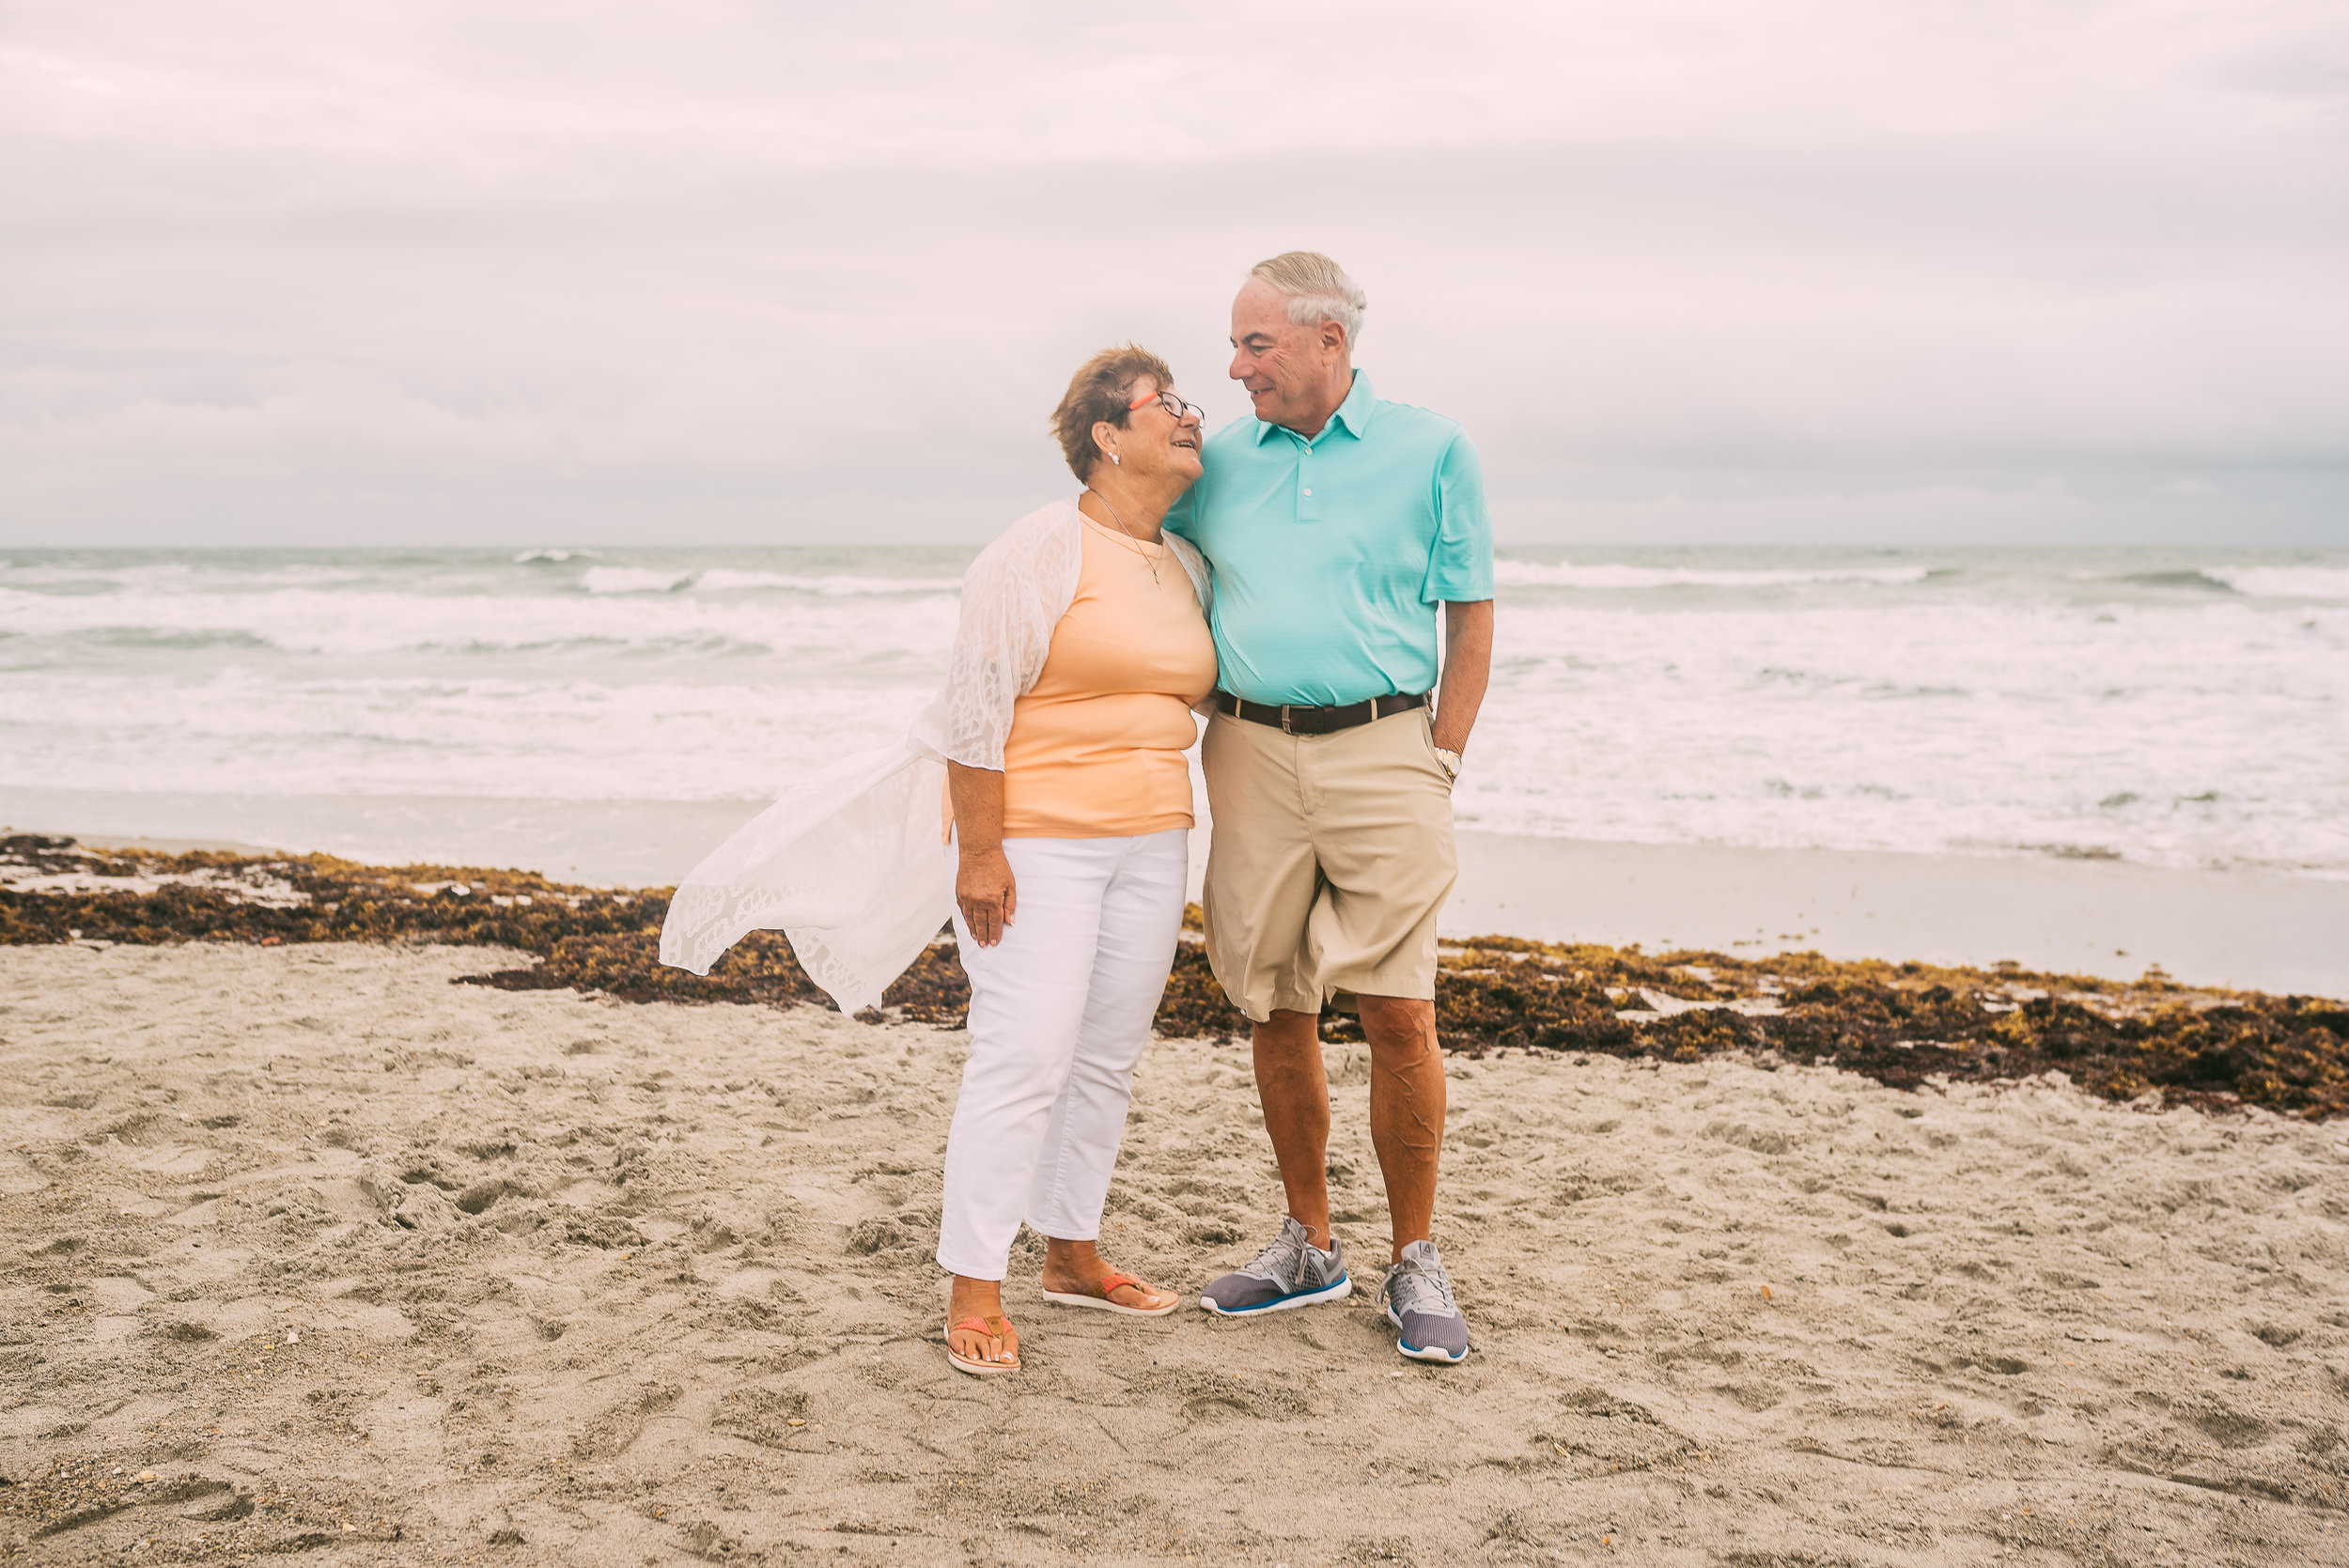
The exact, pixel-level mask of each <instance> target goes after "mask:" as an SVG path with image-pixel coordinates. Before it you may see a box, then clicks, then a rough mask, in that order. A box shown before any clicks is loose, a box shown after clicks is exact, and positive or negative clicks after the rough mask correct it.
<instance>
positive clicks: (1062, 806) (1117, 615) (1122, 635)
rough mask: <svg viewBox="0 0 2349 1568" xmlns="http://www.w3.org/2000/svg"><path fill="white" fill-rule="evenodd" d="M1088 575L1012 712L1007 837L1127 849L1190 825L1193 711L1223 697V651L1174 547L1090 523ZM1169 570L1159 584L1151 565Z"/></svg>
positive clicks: (1006, 766) (1006, 759) (1006, 770)
mask: <svg viewBox="0 0 2349 1568" xmlns="http://www.w3.org/2000/svg"><path fill="white" fill-rule="evenodd" d="M1083 527H1084V565H1083V567H1081V570H1080V572H1079V574H1078V578H1077V597H1076V598H1074V599H1073V600H1071V601H1070V603H1069V606H1068V613H1066V615H1063V616H1062V617H1061V620H1060V624H1059V625H1058V626H1056V627H1054V628H1053V629H1052V642H1051V645H1050V649H1049V650H1048V651H1047V653H1046V654H1045V658H1044V669H1043V672H1042V673H1041V674H1040V675H1037V676H1036V682H1035V685H1034V687H1033V688H1031V689H1030V690H1029V691H1028V692H1027V693H1026V695H1024V696H1022V697H1020V698H1019V700H1018V701H1016V702H1015V703H1013V705H1012V710H1011V738H1010V739H1009V740H1008V741H1006V742H1005V743H1004V746H1003V836H1004V837H1005V838H1116V837H1123V836H1125V835H1128V834H1135V833H1156V832H1162V831H1165V830H1166V829H1169V828H1188V827H1190V826H1191V800H1190V764H1189V763H1188V762H1186V761H1185V760H1184V758H1183V753H1184V752H1185V751H1186V750H1187V749H1189V747H1190V744H1191V742H1192V741H1193V740H1195V739H1197V738H1198V735H1199V729H1198V725H1197V724H1196V723H1194V722H1192V719H1191V712H1190V705H1191V704H1193V703H1195V702H1197V701H1199V700H1200V699H1201V698H1202V697H1205V696H1206V694H1207V693H1208V691H1212V690H1213V689H1214V686H1215V640H1214V638H1213V637H1211V636H1210V635H1209V634H1208V631H1207V621H1206V616H1205V615H1204V614H1202V613H1200V609H1199V595H1198V592H1197V590H1196V589H1194V588H1193V587H1192V586H1191V582H1190V573H1189V572H1187V571H1185V570H1184V569H1183V564H1182V563H1181V562H1180V561H1178V560H1176V559H1175V555H1174V552H1173V551H1170V550H1168V549H1167V547H1166V546H1165V545H1163V544H1146V543H1144V542H1143V541H1141V540H1139V539H1132V538H1128V537H1127V536H1125V535H1122V534H1119V533H1116V532H1113V531H1112V530H1111V529H1109V528H1107V527H1105V526H1104V525H1102V524H1100V523H1098V522H1096V521H1094V520H1092V519H1091V518H1086V519H1084V520H1083ZM1153 562H1155V563H1156V564H1157V566H1158V568H1159V570H1158V581H1157V582H1152V581H1151V577H1150V566H1151V564H1152V563H1153Z"/></svg>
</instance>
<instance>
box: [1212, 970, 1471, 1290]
mask: <svg viewBox="0 0 2349 1568" xmlns="http://www.w3.org/2000/svg"><path fill="white" fill-rule="evenodd" d="M1359 1005H1360V1006H1361V1010H1362V1012H1361V1017H1362V1033H1363V1035H1364V1036H1365V1037H1366V1038H1367V1039H1368V1040H1369V1041H1370V1143H1371V1147H1372V1148H1374V1149H1376V1150H1377V1153H1378V1170H1379V1172H1380V1173H1381V1174H1382V1175H1384V1176H1385V1177H1386V1180H1387V1215H1388V1218H1389V1219H1391V1220H1392V1222H1393V1225H1394V1255H1393V1256H1392V1257H1391V1258H1390V1259H1388V1260H1387V1261H1388V1262H1390V1263H1401V1262H1402V1261H1403V1249H1404V1248H1406V1247H1408V1246H1409V1245H1410V1244H1411V1243H1412V1242H1414V1241H1427V1240H1430V1239H1432V1236H1431V1234H1430V1233H1431V1231H1432V1229H1433V1227H1434V1224H1435V1219H1436V1163H1437V1159H1438V1157H1439V1156H1440V1155H1441V1153H1442V1150H1443V1112H1444V1082H1443V1052H1442V1051H1441V1050H1440V1049H1439V1048H1438V1047H1437V1044H1436V1004H1435V1003H1434V1002H1432V1001H1421V1000H1419V999H1417V998H1413V997H1362V998H1360V999H1359ZM1275 1017H1278V1015H1275ZM1263 1056H1264V1052H1263V1048H1262V1047H1259V1048H1257V1061H1258V1063H1260V1064H1259V1065H1258V1067H1257V1069H1256V1073H1257V1082H1258V1085H1259V1086H1260V1087H1261V1085H1262V1083H1263V1081H1264V1068H1263V1066H1262V1065H1261V1063H1262V1061H1263ZM1319 1068H1320V1055H1319V1053H1318V1052H1315V1078H1319V1076H1320V1072H1319ZM1325 1095H1326V1092H1325ZM1324 1104H1325V1107H1326V1105H1327V1100H1326V1097H1325V1101H1324ZM1271 1125H1272V1112H1271V1110H1269V1109H1267V1110H1266V1111H1265V1126H1267V1128H1269V1127H1270V1126H1271ZM1321 1125H1322V1145H1323V1146H1324V1147H1326V1146H1327V1145H1328V1143H1329V1126H1330V1119H1329V1113H1328V1110H1326V1109H1325V1110H1324V1111H1323V1113H1322V1123H1321ZM1276 1146H1277V1145H1276ZM1281 1171H1282V1174H1283V1175H1284V1176H1285V1175H1286V1174H1287V1173H1288V1166H1287V1165H1286V1164H1285V1163H1283V1165H1282V1167H1281ZM1316 1173H1318V1171H1316ZM1290 1201H1291V1202H1292V1203H1294V1202H1295V1199H1294V1198H1292V1199H1291V1200H1290ZM1322 1213H1323V1214H1324V1215H1325V1216H1326V1215H1327V1214H1328V1213H1329V1207H1328V1199H1327V1197H1326V1196H1325V1197H1324V1199H1323V1207H1322Z"/></svg>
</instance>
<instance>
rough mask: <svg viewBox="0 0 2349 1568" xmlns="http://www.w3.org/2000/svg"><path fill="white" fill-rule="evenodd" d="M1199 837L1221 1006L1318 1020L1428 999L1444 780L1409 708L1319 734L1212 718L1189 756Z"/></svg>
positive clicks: (1444, 848)
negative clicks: (1198, 784)
mask: <svg viewBox="0 0 2349 1568" xmlns="http://www.w3.org/2000/svg"><path fill="white" fill-rule="evenodd" d="M1200 767H1201V768H1202V770H1203V771H1205V772H1206V777H1207V805H1208V809H1209V810H1210V811H1211V812H1212V813H1213V814H1214V817H1215V838H1214V842H1213V845H1212V846H1211V847H1210V849H1209V850H1208V854H1207V885H1206V895H1205V899H1206V929H1207V962H1208V963H1209V965H1211V966H1212V967H1213V969H1214V970H1215V977H1216V979H1217V980H1218V981H1220V982H1221V983H1222V986H1223V989H1224V992H1225V994H1226V995H1228V996H1229V997H1230V998H1231V999H1232V1005H1234V1006H1235V1007H1237V1008H1238V1009H1239V1010H1240V1011H1241V1012H1243V1013H1245V1014H1247V1015H1248V1016H1249V1017H1250V1018H1252V1019H1253V1020H1254V1021H1256V1022H1258V1023H1262V1022H1264V1021H1265V1020H1266V1019H1267V1018H1268V1017H1271V1016H1272V1012H1273V1010H1274V1009H1275V1008H1280V1009H1283V1010H1284V1011H1288V1012H1294V1013H1318V1012H1320V1011H1321V1009H1322V1006H1323V1004H1324V1003H1325V1002H1328V1001H1335V1002H1336V1003H1337V1004H1338V1005H1339V1006H1341V1007H1346V1006H1348V1005H1349V1004H1350V1003H1351V1001H1352V1000H1353V998H1355V997H1357V996H1384V997H1420V998H1426V999H1432V998H1433V997H1434V996H1435V994H1436V914H1437V911H1439V909H1441V908H1443V901H1444V898H1445V895H1446V894H1448V893H1451V892H1452V884H1453V882H1454V880H1455V878H1456V877H1458V876H1459V858H1458V855H1457V852H1456V851H1455V848H1454V847H1453V842H1452V781H1451V778H1450V776H1449V775H1448V774H1447V773H1445V771H1444V767H1443V764H1442V763H1441V762H1439V761H1438V760H1437V758H1436V746H1435V740H1434V737H1433V735H1432V733H1431V730H1430V720H1429V717H1428V713H1427V710H1426V709H1425V708H1423V707H1421V708H1414V709H1412V710H1411V711H1409V712H1408V713H1396V714H1391V715H1389V716H1388V717H1387V718H1384V719H1380V720H1377V721H1376V722H1372V723H1368V724H1361V725H1357V726H1356V727H1354V728H1353V729H1350V730H1340V731H1338V732H1337V733H1336V734H1334V735H1283V733H1282V732H1281V731H1279V730H1277V729H1274V728H1273V727H1272V726H1271V725H1269V724H1258V723H1252V722H1249V721H1247V720H1244V719H1234V718H1232V717H1230V716H1229V715H1227V714H1221V713H1219V714H1217V715H1216V716H1215V717H1214V718H1213V719H1211V720H1209V721H1208V723H1207V736H1206V741H1205V742H1204V743H1203V745H1202V748H1201V752H1200Z"/></svg>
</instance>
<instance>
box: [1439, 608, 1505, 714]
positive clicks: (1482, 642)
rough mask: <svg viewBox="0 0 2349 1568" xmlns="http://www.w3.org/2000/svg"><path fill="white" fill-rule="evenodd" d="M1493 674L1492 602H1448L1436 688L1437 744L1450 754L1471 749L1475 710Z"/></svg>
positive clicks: (1482, 698)
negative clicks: (1470, 734)
mask: <svg viewBox="0 0 2349 1568" xmlns="http://www.w3.org/2000/svg"><path fill="white" fill-rule="evenodd" d="M1492 673H1493V601H1492V600H1490V599H1488V598H1487V599H1477V600H1474V601H1472V602H1470V603H1465V604H1461V603H1447V604H1446V605H1445V606H1444V607H1443V683H1442V684H1441V685H1440V686H1439V687H1438V688H1437V689H1436V744H1437V745H1438V746H1439V747H1440V748H1442V749H1443V750H1444V751H1447V752H1465V751H1467V750H1468V737H1469V731H1470V730H1471V729H1473V728H1475V727H1476V710H1477V709H1478V708H1480V707H1482V706H1485V685H1486V682H1487V681H1489V680H1490V679H1491V678H1492Z"/></svg>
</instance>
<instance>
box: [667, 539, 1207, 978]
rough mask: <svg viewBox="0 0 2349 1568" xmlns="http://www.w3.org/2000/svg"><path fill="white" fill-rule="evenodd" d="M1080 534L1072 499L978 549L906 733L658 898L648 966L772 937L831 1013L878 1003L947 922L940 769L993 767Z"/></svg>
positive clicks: (1038, 661)
mask: <svg viewBox="0 0 2349 1568" xmlns="http://www.w3.org/2000/svg"><path fill="white" fill-rule="evenodd" d="M1083 529H1084V524H1083V522H1082V520H1081V514H1080V513H1079V512H1078V510H1077V503H1076V502H1075V500H1073V499H1071V500H1067V501H1056V502H1054V503H1052V504H1051V505H1049V506H1046V507H1043V508H1042V509H1040V510H1038V511H1034V512H1031V513H1029V514H1028V515H1027V516H1026V517H1024V518H1021V519H1020V520H1019V521H1018V522H1015V523H1013V524H1012V525H1011V526H1010V527H1009V528H1007V529H1005V530H1004V531H1003V534H1002V535H1001V536H999V537H998V538H997V539H996V540H995V541H994V542H993V543H992V544H990V545H988V547H987V548H986V549H985V550H983V551H980V552H979V558H978V559H977V560H975V561H973V562H972V563H971V569H970V570H969V571H968V572H965V573H964V574H963V579H962V612H961V618H960V620H959V622H958V623H957V626H956V629H955V645H954V653H953V655H952V657H951V659H950V660H949V662H948V664H947V670H946V682H945V684H944V685H943V686H942V687H941V688H940V689H939V692H938V695H937V696H936V697H934V698H932V699H931V700H930V704H929V706H927V707H926V708H924V709H923V710H922V713H921V716H920V717H919V718H917V719H915V720H914V722H913V728H912V730H911V731H910V733H909V734H908V735H907V737H905V739H903V740H901V741H898V742H897V743H896V744H894V745H890V746H883V747H880V748H879V749H877V750H874V751H869V752H859V753H855V754H854V755H851V756H846V757H843V758H841V759H840V760H839V761H838V762H836V763H833V764H832V766H831V767H829V768H825V769H824V770H823V771H822V772H820V773H817V775H816V776H815V777H814V778H811V779H809V780H808V781H807V782H806V783H804V784H801V785H799V786H798V787H797V788H795V789H792V790H789V791H787V792H786V793H785V794H784V795H783V797H782V798H781V799H779V800H776V801H775V803H774V804H773V805H771V806H770V807H768V808H767V809H766V810H765V811H764V812H761V813H760V814H759V815H757V816H755V817H754V818H752V819H751V821H750V822H748V823H746V824H745V825H744V826H743V828H742V829H741V831H739V832H737V833H736V834H735V835H734V836H733V837H732V838H730V839H728V840H726V841H725V843H723V844H722V845H720V846H718V847H717V848H716V849H714V850H712V851H711V852H710V854H709V857H708V859H707V860H705V861H703V862H702V863H701V864H699V865H697V866H695V867H694V868H693V869H692V872H691V873H690V874H689V875H688V876H687V877H686V878H685V880H684V882H683V883H682V884H680V885H679V886H678V888H677V895H676V896H675V897H674V898H672V899H670V901H669V917H668V920H667V921H666V922H665V923H664V924H662V925H661V962H662V963H664V964H670V965H674V966H675V967H677V968H678V969H682V970H692V972H693V973H695V974H708V972H709V966H710V965H712V964H714V963H716V962H717V961H718V958H719V956H720V955H722V954H723V953H724V952H725V950H726V949H727V948H729V947H732V946H733V945H734V944H735V943H736V942H738V941H739V940H741V939H742V937H743V936H744V935H745V934H746V933H748V932H751V931H758V930H775V929H780V930H781V931H782V932H783V934H784V936H785V937H786V939H789V941H790V943H791V951H792V952H793V953H794V954H796V955H798V956H799V960H800V967H801V969H803V970H806V971H807V974H808V978H809V979H811V980H813V981H815V982H816V984H817V985H818V986H822V987H823V988H824V989H825V991H827V992H828V993H830V994H831V996H832V1001H836V1002H838V1003H839V1004H840V1010H841V1011H842V1012H844V1013H853V1012H855V1011H857V1010H858V1009H859V1008H863V1007H870V1006H873V1005H875V1004H876V1003H878V1002H879V1001H880V996H881V992H882V991H884V990H886V989H887V988H888V986H889V983H890V982H891V981H893V980H894V979H896V978H897V976H899V975H900V974H903V973H904V972H905V970H906V966H907V965H909V964H910V963H912V962H913V960H914V959H915V958H916V957H917V956H919V955H920V954H921V952H922V949H923V948H924V947H926V946H927V945H928V943H929V941H930V939H932V938H934V937H935V936H937V935H938V931H939V927H940V926H941V925H942V924H945V922H946V920H947V918H948V917H949V916H950V915H951V914H953V912H954V878H953V877H952V876H951V875H950V873H949V871H948V868H947V862H946V856H945V853H944V850H943V847H942V846H941V844H940V842H939V821H940V799H941V790H942V789H943V788H944V780H945V771H946V769H945V765H946V764H947V763H948V762H959V763H962V764H963V765H965V766H966V767H971V768H994V769H997V770H1000V769H1001V768H1003V743H1004V742H1005V741H1006V740H1008V739H1009V738H1010V737H1011V713H1012V703H1013V700H1014V699H1016V698H1017V697H1019V695H1020V694H1021V693H1023V692H1025V691H1028V690H1029V689H1030V688H1031V687H1033V686H1034V685H1035V682H1036V676H1037V675H1039V674H1041V673H1042V671H1043V669H1044V657H1045V655H1046V653H1047V652H1048V651H1050V647H1051V644H1052V631H1053V629H1054V628H1056V627H1057V626H1059V625H1060V620H1061V617H1062V616H1063V615H1066V613H1068V606H1069V605H1070V604H1071V603H1072V602H1073V601H1074V600H1075V598H1076V597H1077V579H1078V574H1079V573H1080V571H1081V569H1082V567H1083V566H1084V536H1083ZM1166 542H1167V543H1168V545H1169V546H1171V547H1172V550H1173V553H1174V555H1175V558H1176V559H1177V560H1179V561H1180V562H1181V563H1182V565H1183V569H1184V570H1185V571H1188V572H1189V573H1190V580H1191V582H1192V583H1193V584H1194V585H1195V586H1196V587H1197V589H1198V590H1199V602H1200V606H1201V608H1202V609H1205V608H1206V606H1207V604H1208V603H1209V602H1210V596H1211V594H1212V592H1213V590H1212V588H1211V586H1210V584H1209V580H1208V575H1207V569H1206V563H1205V562H1203V561H1202V560H1201V559H1200V557H1199V552H1198V551H1195V550H1193V549H1192V548H1191V547H1190V544H1189V543H1187V542H1186V541H1184V540H1182V539H1178V538H1175V536H1173V535H1171V534H1170V535H1168V536H1166ZM1203 706H1204V705H1203Z"/></svg>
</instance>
